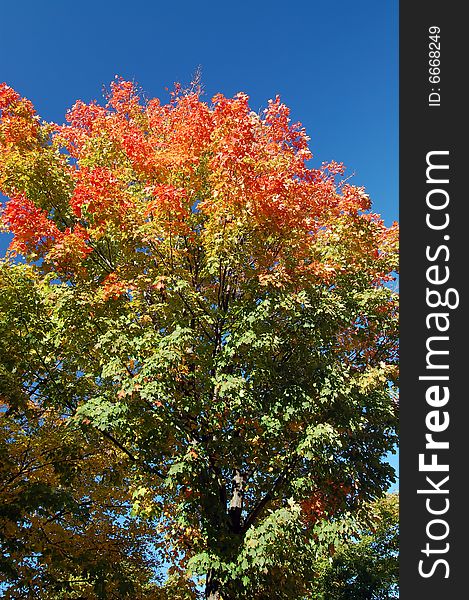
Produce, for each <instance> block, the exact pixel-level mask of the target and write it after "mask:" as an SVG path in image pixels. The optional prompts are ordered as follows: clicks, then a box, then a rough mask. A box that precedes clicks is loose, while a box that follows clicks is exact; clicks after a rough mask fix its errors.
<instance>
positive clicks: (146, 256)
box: [0, 79, 398, 600]
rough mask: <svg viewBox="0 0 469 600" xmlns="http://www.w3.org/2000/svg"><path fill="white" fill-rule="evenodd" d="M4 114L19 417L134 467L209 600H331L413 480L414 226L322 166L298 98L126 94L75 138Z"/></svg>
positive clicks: (126, 478)
mask: <svg viewBox="0 0 469 600" xmlns="http://www.w3.org/2000/svg"><path fill="white" fill-rule="evenodd" d="M0 110H1V121H0V190H1V191H2V193H3V194H4V195H5V196H7V197H8V198H9V199H8V201H7V202H6V203H5V206H4V209H3V213H2V221H3V225H4V227H5V229H6V230H7V231H9V232H10V233H11V234H13V241H12V243H11V246H10V254H9V256H8V257H7V259H6V263H5V265H4V267H3V269H4V271H5V273H7V274H8V273H10V278H11V277H12V275H11V273H15V275H14V277H13V279H14V281H13V283H11V284H9V285H10V288H9V289H12V290H13V289H14V290H15V294H16V296H15V297H16V298H18V300H15V301H14V302H13V305H16V310H17V311H18V310H20V305H21V302H22V298H23V296H24V292H23V291H22V290H23V288H28V289H30V288H31V289H34V290H35V291H34V295H35V301H34V303H33V305H32V306H25V307H23V309H22V311H23V312H22V313H21V314H24V313H26V314H27V315H29V318H30V319H32V321H31V323H30V324H29V325H28V324H27V321H28V319H26V320H25V319H23V320H21V319H20V320H19V321H18V331H19V332H20V333H19V334H18V339H17V340H14V343H13V342H12V343H11V344H10V345H11V347H15V344H16V347H18V344H20V345H21V344H22V345H23V347H22V350H21V354H22V355H23V356H27V357H29V359H28V360H29V362H28V364H27V366H26V367H25V368H24V369H17V371H16V372H15V374H14V375H13V376H12V377H10V378H9V379H8V380H7V383H6V384H5V385H6V387H7V389H6V391H5V392H4V396H5V398H7V399H9V400H8V403H9V404H11V403H13V404H14V402H13V399H14V398H15V397H16V395H17V394H20V393H21V394H23V395H26V396H27V397H28V398H29V401H30V402H33V403H34V404H35V406H36V407H37V410H46V408H47V407H50V409H51V410H53V411H56V413H57V415H59V417H58V418H60V419H61V420H62V421H63V422H64V423H67V427H72V428H73V427H74V428H75V430H76V433H75V435H78V432H81V433H80V435H81V436H82V439H83V444H84V450H83V451H84V452H86V447H88V444H89V443H90V440H91V439H94V438H93V436H97V437H98V438H99V439H102V440H103V443H105V444H106V446H105V447H106V448H107V450H106V452H111V454H112V451H111V448H114V450H113V451H115V452H119V455H120V456H121V457H122V461H121V463H122V464H121V465H120V468H119V469H118V472H119V473H120V474H121V475H120V477H121V482H122V483H121V486H120V487H121V493H124V490H125V493H126V494H128V495H130V497H131V499H132V504H133V509H132V510H133V515H134V517H135V518H137V516H138V517H139V518H141V519H147V520H148V523H156V524H155V525H154V527H153V533H154V539H155V540H158V541H161V544H159V545H158V553H159V555H160V556H161V557H162V558H163V559H164V560H165V561H166V563H168V564H170V569H169V572H170V574H171V576H172V577H174V578H179V581H180V582H182V581H185V582H186V584H187V593H188V594H192V593H195V594H197V593H199V592H198V591H197V589H198V588H193V587H191V585H192V584H191V583H190V582H191V581H192V580H194V581H195V580H197V577H202V578H203V580H204V596H205V597H206V598H209V599H210V600H215V599H216V598H222V599H224V600H229V599H230V598H235V597H236V598H244V597H246V598H258V599H261V598H267V597H272V593H273V590H274V591H275V597H277V598H298V597H305V598H307V597H310V596H308V594H310V593H311V589H312V587H311V586H314V580H315V577H316V574H315V572H314V568H313V565H314V560H315V557H316V555H317V553H318V552H319V553H321V552H324V551H325V549H327V550H329V549H331V548H332V547H333V546H334V545H336V544H338V543H339V541H340V540H341V539H342V538H343V537H344V536H345V537H346V536H347V535H351V534H352V533H353V532H354V531H356V527H357V519H359V518H361V515H362V510H363V507H365V506H366V505H367V503H368V502H370V501H372V500H373V499H375V498H377V497H379V496H380V495H382V494H383V492H384V490H385V489H386V488H387V487H388V485H389V482H390V481H391V480H392V478H393V469H392V468H391V467H390V466H389V465H388V464H387V463H386V462H385V461H384V460H383V458H384V457H385V455H386V454H387V452H388V451H389V450H391V449H392V448H393V447H394V444H395V443H396V426H397V404H396V394H395V386H396V384H397V298H396V294H395V293H394V292H393V291H392V290H391V289H390V286H389V285H387V284H388V282H390V281H392V280H393V276H394V275H393V274H394V272H395V271H396V269H397V233H398V231H397V225H396V224H394V225H393V226H392V227H386V226H385V224H384V222H383V220H382V219H381V218H380V217H379V216H378V215H376V214H374V213H372V212H371V210H370V208H371V203H370V200H369V197H368V196H367V194H366V193H365V191H364V189H363V188H361V187H357V186H354V185H352V184H351V183H350V181H349V180H348V179H347V178H345V177H344V166H343V165H342V164H340V163H336V162H331V163H329V164H324V165H322V167H320V168H311V167H310V166H309V160H310V159H311V157H312V155H311V152H310V150H309V147H308V139H309V138H308V137H307V135H306V132H305V130H304V129H303V127H302V126H301V125H300V124H292V123H291V121H290V118H289V110H288V108H287V107H286V106H285V105H284V104H283V103H281V101H280V99H279V98H278V97H277V98H276V99H275V100H272V101H269V104H268V107H267V109H266V110H265V111H264V112H263V113H261V114H256V113H255V112H253V111H252V110H251V109H250V107H249V103H248V97H247V96H246V95H245V94H242V93H240V94H237V95H236V96H235V97H234V98H226V97H225V96H223V95H221V94H218V95H216V96H215V97H214V98H213V99H212V101H211V103H207V102H204V101H202V99H201V96H200V90H198V89H196V88H191V89H188V90H183V89H181V88H180V86H176V88H175V90H174V91H173V92H172V94H171V99H170V101H169V102H168V103H167V104H162V103H161V102H160V101H159V100H158V99H151V100H144V99H142V95H141V94H139V91H138V89H137V88H136V86H135V85H134V84H132V83H130V82H127V81H123V80H120V79H116V81H114V82H113V83H112V84H111V87H110V91H109V94H108V98H107V104H106V105H105V106H101V105H99V104H97V103H95V102H91V103H89V104H86V103H84V102H82V101H78V102H76V104H75V105H74V106H73V108H72V109H71V110H70V111H69V112H68V113H67V116H66V118H67V123H66V124H65V125H56V124H54V123H47V122H44V121H42V120H41V119H40V117H39V116H38V115H37V114H36V112H35V110H34V108H33V106H32V104H31V103H30V101H28V100H26V99H24V98H22V97H21V96H20V95H19V94H18V93H17V92H16V91H14V90H13V89H12V88H10V87H9V86H7V85H5V84H3V85H2V86H1V87H0ZM16 255H22V256H23V257H24V258H25V259H26V261H27V262H28V263H29V265H30V266H24V265H17V264H16V265H15V264H14V263H15V256H16ZM18 274H20V275H18ZM28 286H29V287H28ZM34 311H36V312H37V314H39V315H40V318H38V317H37V316H35V317H32V316H31V315H32V314H33V313H34ZM20 312H21V311H20ZM37 322H40V323H44V324H45V325H44V327H45V330H44V331H42V332H41V331H39V330H40V327H39V330H38V325H37V324H36V323H37ZM11 360H13V361H14V360H16V358H15V355H13V358H11ZM18 360H19V359H18ZM38 361H40V362H38ZM31 365H34V367H32V366H31ZM21 394H20V395H21ZM61 430H63V431H65V428H63V427H62V428H60V427H59V428H58V429H57V435H58V436H59V437H60V435H61V434H60V433H59V432H60V431H61ZM106 456H108V455H107V454H106V453H104V454H102V456H101V457H100V459H99V461H98V463H99V464H102V462H100V461H106V460H110V461H111V460H112V458H111V455H109V456H108V458H106ZM83 469H85V470H86V469H90V473H92V472H93V471H92V467H91V466H88V463H87V462H86V461H84V462H83ZM90 477H91V475H90ZM88 479H90V478H88ZM88 484H89V485H91V487H93V484H92V482H91V481H90V480H89V481H88ZM98 487H99V486H98ZM103 490H104V491H103ZM97 493H99V494H102V496H101V497H102V502H104V501H105V499H104V495H105V493H107V492H106V488H103V489H102V490H101V491H100V492H98V491H97ZM109 493H110V491H109ZM186 584H185V585H186ZM181 586H182V583H181ZM181 589H182V587H181ZM174 597H175V596H174ZM188 597H190V596H188Z"/></svg>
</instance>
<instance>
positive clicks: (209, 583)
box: [205, 569, 221, 600]
mask: <svg viewBox="0 0 469 600" xmlns="http://www.w3.org/2000/svg"><path fill="white" fill-rule="evenodd" d="M220 597H221V596H220V583H219V582H218V581H217V580H216V575H215V572H214V571H213V569H211V570H210V571H209V572H208V573H207V579H206V582H205V598H206V600H220Z"/></svg>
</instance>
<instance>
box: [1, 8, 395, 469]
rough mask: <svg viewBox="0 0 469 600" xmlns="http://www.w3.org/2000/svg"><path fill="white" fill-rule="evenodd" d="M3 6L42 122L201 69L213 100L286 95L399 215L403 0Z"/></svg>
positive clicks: (15, 59) (8, 54)
mask: <svg viewBox="0 0 469 600" xmlns="http://www.w3.org/2000/svg"><path fill="white" fill-rule="evenodd" d="M1 14H2V26H1V36H0V56H1V59H0V81H6V82H7V83H8V84H9V85H11V86H12V87H14V88H15V89H17V90H18V91H19V92H20V93H21V94H22V95H24V96H27V97H28V98H30V99H31V100H32V101H33V103H34V105H35V106H36V109H37V110H38V112H39V113H40V114H41V116H42V117H43V118H45V119H48V120H53V121H55V122H62V121H63V116H64V113H65V110H66V109H67V108H69V107H71V106H72V104H73V103H74V102H75V100H76V99H77V98H80V99H82V100H84V101H89V100H92V99H97V100H101V98H102V88H103V86H104V85H108V84H109V82H110V81H111V80H112V79H113V77H114V76H115V75H116V74H118V75H120V76H122V77H124V78H128V79H134V80H135V81H136V82H138V83H139V85H140V86H141V87H142V88H143V89H144V90H145V92H146V94H147V95H148V96H149V97H153V96H158V97H160V98H161V99H164V100H166V98H167V96H166V92H165V87H172V84H173V82H174V81H180V82H182V83H187V82H189V81H190V80H191V77H192V75H193V73H194V71H195V69H196V68H197V66H198V65H200V66H201V68H202V75H203V83H204V86H205V90H206V97H207V99H210V97H211V96H212V95H213V94H214V93H215V92H223V93H224V94H226V95H233V94H235V93H236V92H238V91H244V92H246V93H247V94H249V95H250V97H251V106H252V108H253V109H254V110H258V109H260V108H263V107H264V106H265V105H266V103H267V100H268V99H269V98H272V97H274V96H275V95H276V94H277V93H278V94H280V95H281V97H282V99H283V100H284V101H285V102H286V103H287V104H288V105H289V106H290V108H291V109H292V118H293V120H295V121H296V120H299V121H302V123H303V125H304V126H305V127H306V129H307V131H308V134H309V135H310V137H311V142H310V145H311V150H312V152H313V154H314V159H313V162H314V163H315V164H320V163H321V162H323V161H329V160H331V159H334V160H337V161H339V162H344V163H345V164H346V165H347V167H348V170H347V173H348V174H350V173H352V172H355V173H356V176H355V180H354V181H355V183H356V184H358V185H364V186H365V187H366V188H367V191H368V193H369V194H370V195H371V198H372V200H373V202H374V209H375V211H376V212H379V213H380V214H382V215H383V217H384V219H385V221H386V223H387V224H390V223H391V222H392V221H393V220H397V218H398V0H381V1H377V0H358V1H355V2H352V1H351V0H336V1H335V2H332V3H330V2H323V1H321V2H319V1H318V0H303V1H300V2H287V1H285V0H283V1H282V2H280V1H279V0H271V1H270V2H255V1H253V0H251V1H249V2H248V1H246V0H235V1H232V2H220V1H219V2H206V1H204V0H196V1H194V0H192V1H190V2H189V1H187V0H179V2H175V3H173V4H172V5H171V3H170V2H168V1H164V2H162V1H159V2H158V1H155V0H146V1H143V0H133V1H131V2H129V1H126V2H123V1H121V0H115V1H114V2H112V3H111V2H100V1H99V0H94V1H90V0H80V2H74V1H73V0H69V1H63V0H48V1H45V2H37V1H36V0H23V1H22V2H17V3H14V2H8V3H3V5H2V10H1ZM0 238H1V239H0V254H3V251H4V249H5V245H6V242H7V239H6V236H5V235H3V236H0ZM394 462H395V461H394Z"/></svg>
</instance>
